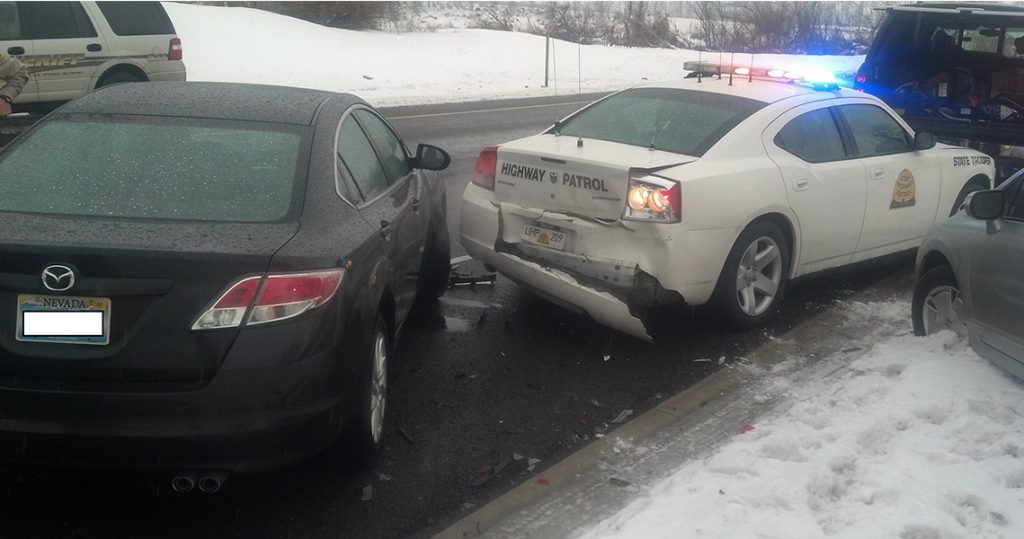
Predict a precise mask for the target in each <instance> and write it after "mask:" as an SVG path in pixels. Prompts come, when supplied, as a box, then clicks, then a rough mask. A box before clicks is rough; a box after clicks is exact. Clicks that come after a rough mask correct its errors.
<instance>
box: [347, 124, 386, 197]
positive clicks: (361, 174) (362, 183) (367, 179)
mask: <svg viewBox="0 0 1024 539" xmlns="http://www.w3.org/2000/svg"><path fill="white" fill-rule="evenodd" d="M337 155H338V159H339V160H338V168H339V169H340V170H341V172H342V174H341V176H342V178H343V179H344V180H345V181H346V184H348V185H347V187H348V191H349V193H351V195H352V197H353V198H354V199H356V202H364V201H366V200H370V199H371V198H373V197H374V196H376V195H377V194H379V193H381V192H383V191H384V190H385V189H387V188H388V177H387V174H386V173H385V172H384V167H383V166H381V164H380V160H379V159H377V152H375V151H374V149H373V146H370V141H369V140H368V139H367V138H366V135H365V134H363V130H362V129H360V127H359V124H358V123H356V121H355V118H353V117H352V116H349V117H348V118H346V119H345V121H344V122H342V123H341V130H340V131H339V132H338V148H337Z"/></svg>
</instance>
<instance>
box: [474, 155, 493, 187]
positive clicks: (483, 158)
mask: <svg viewBox="0 0 1024 539" xmlns="http://www.w3.org/2000/svg"><path fill="white" fill-rule="evenodd" d="M497 171H498V147H497V146H487V147H486V148H484V149H482V150H480V157H477V158H476V175H475V176H473V183H475V184H477V185H479V186H480V187H483V188H484V189H487V190H488V191H494V175H495V173H496V172H497Z"/></svg>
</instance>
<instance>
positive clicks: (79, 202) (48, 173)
mask: <svg viewBox="0 0 1024 539" xmlns="http://www.w3.org/2000/svg"><path fill="white" fill-rule="evenodd" d="M301 129H302V128H301V127H298V126H281V125H277V124H260V123H255V122H225V121H213V120H197V119H183V118H155V117H132V116H92V115H82V116H78V115H74V116H72V115H67V116H62V117H57V118H55V119H53V120H48V121H44V122H42V123H40V124H39V125H38V126H37V127H36V128H35V129H33V131H31V132H30V133H29V134H27V136H23V137H21V138H20V139H19V140H18V141H17V142H15V143H14V144H12V146H11V147H9V148H8V149H7V150H6V151H4V152H3V153H2V154H0V211H12V212H25V213H46V214H58V215H95V216H112V217H128V218H144V219H182V220H199V221H236V222H266V221H276V220H279V219H282V218H284V217H285V216H287V215H288V213H289V211H290V208H291V207H292V206H293V198H294V194H295V193H296V192H297V191H296V187H297V185H296V184H297V182H296V176H297V170H298V167H299V162H300V160H299V155H300V150H301V148H302V147H303V134H302V131H301Z"/></svg>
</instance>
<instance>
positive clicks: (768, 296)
mask: <svg viewBox="0 0 1024 539" xmlns="http://www.w3.org/2000/svg"><path fill="white" fill-rule="evenodd" d="M779 252H780V251H779V246H778V244H776V243H775V240H773V239H772V238H769V237H768V236H761V237H759V238H757V239H756V240H754V241H753V242H751V243H750V245H749V246H747V249H746V251H744V252H743V256H742V257H740V263H739V265H738V266H737V271H736V301H737V302H739V306H740V311H742V312H743V313H744V314H746V315H747V316H751V317H753V316H760V315H762V314H764V312H765V311H767V310H768V309H769V308H770V307H771V305H772V302H773V301H774V300H775V295H776V294H777V293H778V291H779V286H780V285H781V284H782V257H780V256H779Z"/></svg>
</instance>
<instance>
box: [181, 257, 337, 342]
mask: <svg viewBox="0 0 1024 539" xmlns="http://www.w3.org/2000/svg"><path fill="white" fill-rule="evenodd" d="M344 275H345V272H344V270H341V269H336V270H327V271H314V272H308V273H271V274H269V275H267V276H266V277H258V276H257V277H245V278H242V279H239V280H238V281H236V282H235V283H234V284H232V285H231V286H230V287H229V288H228V291H227V292H225V293H223V294H221V296H220V297H219V298H217V300H216V301H214V302H213V305H212V306H211V307H209V308H208V309H206V311H205V312H203V314H202V315H200V316H199V318H198V319H197V320H196V322H195V323H194V324H192V329H217V328H228V327H238V326H240V325H242V319H243V318H245V323H246V325H255V324H265V323H267V322H274V321H277V320H284V319H286V318H292V317H294V316H298V315H300V314H302V313H304V312H306V311H308V310H310V309H313V308H316V307H319V306H321V305H323V304H324V303H327V302H328V301H330V299H331V298H332V297H334V293H335V292H337V291H338V287H339V286H340V285H341V279H342V277H344ZM246 311H248V312H249V314H248V316H246V315H245V313H246Z"/></svg>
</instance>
